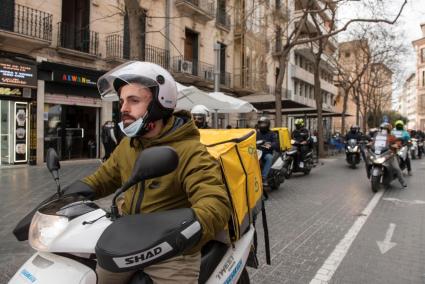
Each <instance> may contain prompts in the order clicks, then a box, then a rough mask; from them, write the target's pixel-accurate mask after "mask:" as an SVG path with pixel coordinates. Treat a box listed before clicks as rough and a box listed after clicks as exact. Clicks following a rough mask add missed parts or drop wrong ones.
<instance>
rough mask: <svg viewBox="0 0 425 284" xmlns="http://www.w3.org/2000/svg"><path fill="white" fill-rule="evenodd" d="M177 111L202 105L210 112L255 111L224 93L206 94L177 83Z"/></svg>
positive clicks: (248, 105)
mask: <svg viewBox="0 0 425 284" xmlns="http://www.w3.org/2000/svg"><path fill="white" fill-rule="evenodd" d="M177 91H178V98H177V107H176V108H177V109H185V110H191V109H192V108H193V107H194V106H195V105H203V106H205V107H206V108H208V109H209V110H211V111H212V112H218V113H246V112H252V111H256V109H255V108H254V107H253V106H252V105H251V104H250V103H249V102H246V101H243V100H240V99H237V98H234V97H231V96H228V95H225V94H224V93H220V92H218V93H210V94H208V93H206V92H204V91H202V90H199V89H198V88H196V87H194V86H184V85H182V84H180V83H177Z"/></svg>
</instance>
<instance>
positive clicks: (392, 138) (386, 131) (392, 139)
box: [375, 122, 407, 188]
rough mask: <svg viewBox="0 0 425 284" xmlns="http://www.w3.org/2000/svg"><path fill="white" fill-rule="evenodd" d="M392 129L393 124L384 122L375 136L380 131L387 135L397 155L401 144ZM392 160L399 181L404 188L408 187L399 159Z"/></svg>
mask: <svg viewBox="0 0 425 284" xmlns="http://www.w3.org/2000/svg"><path fill="white" fill-rule="evenodd" d="M391 129H392V126H391V124H390V123H388V122H383V123H382V124H381V125H380V127H379V131H378V132H377V133H376V134H375V137H376V135H378V134H379V133H381V134H385V135H387V139H388V145H390V147H391V150H392V151H393V153H394V155H396V154H397V150H398V148H399V145H398V144H397V138H396V137H395V136H394V135H393V134H391ZM391 161H392V162H391V166H392V167H393V169H394V171H395V173H396V175H397V179H398V181H399V182H400V184H401V186H402V187H403V188H406V187H407V183H406V181H405V180H404V178H403V173H402V172H401V169H400V166H399V164H398V161H397V159H396V158H394V159H391Z"/></svg>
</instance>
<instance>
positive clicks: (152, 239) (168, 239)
mask: <svg viewBox="0 0 425 284" xmlns="http://www.w3.org/2000/svg"><path fill="white" fill-rule="evenodd" d="M201 234H202V230H201V225H200V224H199V222H198V221H197V220H196V217H195V213H194V212H193V210H192V209H190V208H184V209H176V210H170V211H164V212H155V213H146V214H138V215H129V216H124V217H121V218H119V219H118V220H116V221H114V222H113V223H112V224H111V225H110V226H109V227H107V228H106V229H105V231H104V232H103V234H102V235H101V236H100V238H99V240H98V242H97V244H96V248H95V251H96V255H97V259H98V263H99V265H100V266H101V267H102V268H104V269H107V270H109V271H112V272H123V271H130V270H139V269H143V268H144V267H146V266H149V265H152V264H155V263H158V262H161V261H163V260H165V259H169V258H171V257H174V256H177V255H180V254H181V253H182V252H184V251H185V250H187V249H190V248H191V247H193V246H194V245H195V244H196V243H197V242H198V241H199V239H200V237H201Z"/></svg>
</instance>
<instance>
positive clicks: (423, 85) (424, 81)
mask: <svg viewBox="0 0 425 284" xmlns="http://www.w3.org/2000/svg"><path fill="white" fill-rule="evenodd" d="M422 87H425V71H422Z"/></svg>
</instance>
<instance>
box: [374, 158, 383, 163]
mask: <svg viewBox="0 0 425 284" xmlns="http://www.w3.org/2000/svg"><path fill="white" fill-rule="evenodd" d="M374 162H375V163H377V164H382V163H384V162H385V157H379V158H377V159H375V161H374Z"/></svg>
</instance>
